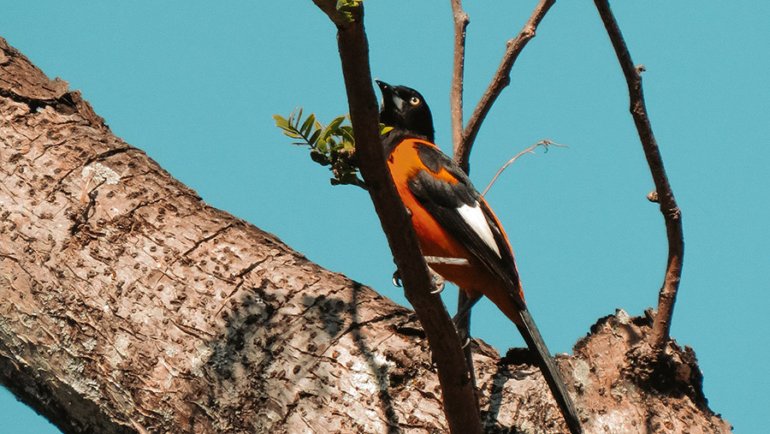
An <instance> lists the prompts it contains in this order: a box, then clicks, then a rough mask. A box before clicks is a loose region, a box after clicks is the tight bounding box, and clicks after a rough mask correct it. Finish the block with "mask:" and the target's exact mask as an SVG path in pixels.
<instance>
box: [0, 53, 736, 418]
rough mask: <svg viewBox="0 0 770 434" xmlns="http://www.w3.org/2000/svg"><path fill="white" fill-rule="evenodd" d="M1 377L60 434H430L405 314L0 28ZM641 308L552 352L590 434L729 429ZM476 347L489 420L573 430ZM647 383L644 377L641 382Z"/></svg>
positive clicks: (512, 360)
mask: <svg viewBox="0 0 770 434" xmlns="http://www.w3.org/2000/svg"><path fill="white" fill-rule="evenodd" d="M0 163H2V165H0V381H2V383H3V384H4V385H6V386H7V387H8V388H10V389H11V390H12V391H13V392H14V393H15V394H16V395H17V396H18V397H19V398H20V399H22V400H24V401H25V402H27V403H28V404H30V405H31V406H32V407H34V408H35V409H37V410H38V411H39V412H40V413H41V414H43V415H44V416H45V417H47V418H49V419H50V420H51V421H52V422H53V423H55V424H56V425H57V426H59V427H60V428H61V429H62V430H63V431H64V432H67V433H84V432H97V433H148V432H149V433H155V432H159V433H162V432H173V433H217V432H227V433H240V432H243V433H246V432H249V433H253V432H271V433H282V432H287V433H288V432H291V433H295V432H402V431H403V432H415V433H420V432H426V433H427V432H442V431H445V430H446V422H445V419H444V414H443V411H442V403H441V400H440V396H441V392H440V389H439V383H438V379H437V376H436V373H435V372H434V369H433V367H432V361H431V357H430V354H429V350H428V345H427V342H426V341H425V339H424V334H423V332H422V330H421V328H420V326H419V324H417V323H416V322H415V320H414V318H413V314H411V312H410V311H409V310H407V309H405V308H402V307H399V306H397V305H395V304H394V303H392V302H391V301H389V300H387V299H385V298H383V297H381V296H379V295H377V294H376V293H375V292H374V291H372V290H371V289H369V288H367V287H365V286H362V285H360V284H357V283H355V282H353V281H351V280H349V279H347V278H345V277H344V276H341V275H339V274H335V273H331V272H329V271H326V270H324V269H322V268H320V267H319V266H317V265H315V264H313V263H311V262H310V261H308V260H307V259H305V258H304V257H303V256H302V255H301V254H299V253H297V252H294V251H293V250H291V249H290V248H289V247H287V246H286V245H284V244H283V243H282V242H281V241H280V240H279V239H277V238H276V237H275V236H273V235H270V234H268V233H265V232H263V231H261V230H259V229H258V228H256V227H254V226H252V225H250V224H248V223H246V222H244V221H242V220H239V219H237V218H235V217H233V216H231V215H229V214H227V213H225V212H223V211H219V210H216V209H214V208H211V207H209V206H208V205H206V204H205V203H204V202H203V201H201V199H200V198H199V197H198V196H197V195H196V194H195V192H193V191H191V190H190V189H188V188H187V187H185V186H184V185H182V184H181V183H179V182H178V181H176V180H174V179H173V178H172V177H171V176H170V175H169V174H168V173H167V172H165V171H164V170H163V169H162V168H160V167H159V166H158V165H157V164H156V163H155V162H154V161H152V160H151V159H150V158H148V157H147V156H146V155H145V154H144V153H143V152H142V151H140V150H138V149H136V148H133V147H131V146H129V145H128V144H126V143H125V142H123V141H122V140H120V139H119V138H117V137H115V136H114V135H113V134H112V133H111V132H110V130H109V128H108V127H107V126H106V125H105V124H104V121H103V120H102V119H101V118H100V117H99V116H97V115H96V114H95V113H94V112H93V110H92V109H91V107H90V106H89V105H88V104H87V103H86V102H85V101H83V100H82V99H81V98H80V95H79V94H78V93H77V92H71V91H69V90H68V89H67V85H66V83H64V82H63V81H60V80H54V81H50V80H48V79H47V78H46V77H45V76H44V75H43V73H42V72H40V71H39V70H38V69H37V68H35V67H34V66H32V65H31V64H30V63H29V62H28V60H27V59H26V58H25V57H23V56H22V55H21V54H19V53H18V52H17V51H15V50H14V49H12V48H10V47H9V46H8V45H7V44H6V42H5V41H4V40H3V39H2V38H0ZM648 332H649V323H648V321H647V320H646V319H631V318H629V317H628V316H627V315H625V314H619V315H617V316H613V317H608V318H605V319H603V320H600V321H599V323H597V325H596V326H594V328H593V329H592V334H591V335H589V336H588V337H586V338H585V339H584V340H582V341H581V342H579V343H578V345H577V347H576V355H575V356H571V357H566V356H564V357H560V358H559V359H558V360H559V363H560V366H561V367H562V368H563V370H564V374H565V378H566V379H567V381H568V383H569V386H570V387H571V388H573V390H574V392H575V398H576V399H575V400H576V404H577V406H578V407H579V408H580V411H581V414H582V415H583V416H584V418H585V421H584V425H585V427H586V432H589V433H590V432H613V433H614V432H629V433H635V432H639V433H646V432H685V431H687V432H691V433H698V432H702V433H707V432H708V433H722V432H729V430H730V428H729V426H728V425H727V424H726V423H725V422H724V421H723V420H722V419H721V418H719V417H718V416H715V415H714V414H713V413H712V412H711V411H710V410H709V409H708V407H707V405H706V401H705V398H704V397H703V395H702V392H701V388H700V381H701V377H700V373H699V370H698V368H697V364H696V362H695V358H694V355H693V352H692V350H690V349H685V350H681V349H679V348H678V347H676V346H674V345H671V346H669V347H668V349H667V353H666V354H667V355H668V357H667V358H665V360H664V361H663V362H661V365H659V366H656V367H653V368H654V369H653V370H652V371H650V370H649V369H650V367H649V365H644V366H643V369H646V370H647V371H645V372H638V370H639V369H642V368H638V367H637V364H636V363H635V360H636V359H635V354H636V352H635V350H636V345H637V344H638V343H639V342H641V341H642V338H641V337H642V336H644V334H645V333H648ZM520 355H521V354H520V353H518V352H513V353H511V354H510V355H509V357H506V358H504V359H503V360H502V361H501V359H500V358H499V357H498V355H497V353H496V352H495V351H494V350H492V349H491V348H490V347H488V346H486V345H485V344H483V343H481V342H478V343H475V344H474V364H475V366H476V372H477V375H478V385H479V388H480V394H481V408H482V411H483V416H484V420H485V423H486V430H487V431H488V432H512V431H514V430H515V432H521V433H558V432H566V427H565V426H564V425H563V422H562V420H561V414H560V413H559V410H558V408H557V407H556V405H555V403H554V401H553V400H552V398H551V395H550V393H549V391H548V387H547V386H546V385H545V382H544V381H543V379H542V376H541V375H540V372H539V370H538V369H537V368H536V367H533V366H531V365H528V364H527V363H526V360H525V358H522V357H519V356H520ZM640 379H643V380H640Z"/></svg>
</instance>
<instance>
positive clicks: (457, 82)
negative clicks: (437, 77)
mask: <svg viewBox="0 0 770 434" xmlns="http://www.w3.org/2000/svg"><path fill="white" fill-rule="evenodd" d="M450 3H451V4H452V16H453V18H454V29H455V35H454V62H453V65H452V90H451V92H450V95H449V105H450V110H451V115H452V147H453V151H454V155H455V161H457V163H458V164H460V167H462V169H463V170H464V171H465V172H466V173H467V172H468V171H469V170H470V165H469V164H468V159H467V158H466V159H465V163H463V162H462V161H460V160H458V159H457V157H458V156H461V155H463V151H462V148H463V147H465V140H464V138H463V83H464V82H465V36H466V29H467V27H468V23H469V22H470V18H469V17H468V14H467V13H466V12H465V11H464V10H463V2H462V0H450ZM466 303H468V297H467V295H466V294H465V291H464V290H463V289H460V290H459V291H457V312H461V311H462V310H466V307H465V304H466ZM455 327H456V328H457V333H458V334H460V336H461V338H462V339H463V340H465V339H468V338H469V337H470V335H471V331H470V328H471V314H470V311H468V314H467V315H465V316H464V317H463V318H461V319H460V320H459V321H458V322H457V323H455ZM472 351H473V348H472V346H471V345H465V346H464V347H463V354H464V355H465V363H466V364H467V365H468V370H469V371H470V372H471V374H472V375H471V380H472V385H473V388H474V389H476V375H475V370H474V369H473V352H472Z"/></svg>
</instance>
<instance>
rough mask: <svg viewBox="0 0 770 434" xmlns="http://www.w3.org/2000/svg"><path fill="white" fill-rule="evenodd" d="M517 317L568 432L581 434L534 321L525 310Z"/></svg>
mask: <svg viewBox="0 0 770 434" xmlns="http://www.w3.org/2000/svg"><path fill="white" fill-rule="evenodd" d="M519 316H520V318H521V324H520V325H519V324H517V326H518V327H519V331H520V332H521V335H522V336H523V337H524V340H525V341H526V342H527V346H528V347H529V349H530V351H532V352H534V353H535V354H536V355H537V360H538V362H539V365H540V370H541V371H542V372H543V377H545V381H546V382H547V383H548V387H549V388H550V389H551V393H552V394H553V397H554V398H555V399H556V403H557V404H558V405H559V408H560V409H561V413H562V415H564V420H565V421H566V422H567V426H568V427H569V430H570V432H571V433H572V434H580V433H582V432H583V431H582V428H581V427H580V419H578V416H577V411H575V404H573V403H572V398H570V396H569V393H567V387H566V386H565V385H564V380H563V379H562V377H561V373H560V372H559V368H558V367H557V366H556V362H555V361H554V359H553V358H552V357H551V353H550V352H549V351H548V347H546V346H545V342H544V341H543V337H542V336H540V331H539V330H538V329H537V326H536V325H535V321H534V320H533V319H532V316H531V315H530V314H529V310H527V309H526V308H524V309H520V310H519Z"/></svg>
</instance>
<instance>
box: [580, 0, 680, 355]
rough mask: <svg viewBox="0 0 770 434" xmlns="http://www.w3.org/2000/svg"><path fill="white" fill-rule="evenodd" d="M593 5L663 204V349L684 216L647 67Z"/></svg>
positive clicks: (598, 0) (601, 0)
mask: <svg viewBox="0 0 770 434" xmlns="http://www.w3.org/2000/svg"><path fill="white" fill-rule="evenodd" d="M594 3H595V4H596V9H597V10H598V11H599V15H600V16H601V18H602V22H603V23H604V27H605V29H606V30H607V34H608V35H609V37H610V41H611V42H612V47H613V48H614V49H615V54H616V55H617V57H618V61H619V62H620V67H621V69H622V70H623V75H624V76H625V78H626V82H627V83H628V93H629V97H630V111H631V115H632V116H633V118H634V123H635V124H636V130H637V132H638V133H639V139H640V140H641V142H642V147H643V148H644V155H645V157H646V158H647V164H648V165H649V167H650V173H651V174H652V179H653V181H654V182H655V191H656V192H657V197H658V201H659V203H660V211H661V213H662V214H663V219H664V220H665V223H666V236H667V238H668V260H667V264H666V274H665V277H664V279H663V286H662V287H661V289H660V294H659V295H658V312H657V314H656V315H655V320H654V324H653V328H652V336H651V342H650V344H651V345H652V347H653V348H655V349H657V350H661V349H663V347H664V346H665V344H666V343H667V342H668V340H669V333H670V330H671V317H672V316H673V314H674V303H675V302H676V294H677V291H678V289H679V281H680V278H681V275H682V259H683V256H684V237H683V235H682V213H681V211H680V209H679V207H678V206H677V204H676V200H675V199H674V192H673V191H672V190H671V185H670V184H669V182H668V176H667V175H666V169H665V168H664V166H663V159H662V158H661V155H660V150H659V149H658V143H657V141H656V140H655V135H654V134H653V132H652V126H651V125H650V119H649V117H648V116H647V107H646V105H645V103H644V93H643V90H642V76H641V72H643V71H644V68H643V67H642V66H639V67H637V66H634V63H633V61H632V60H631V54H630V53H629V51H628V47H627V46H626V42H625V40H624V39H623V34H622V33H621V32H620V28H619V27H618V23H617V21H616V20H615V16H614V15H613V13H612V10H611V9H610V5H609V2H608V1H607V0H594Z"/></svg>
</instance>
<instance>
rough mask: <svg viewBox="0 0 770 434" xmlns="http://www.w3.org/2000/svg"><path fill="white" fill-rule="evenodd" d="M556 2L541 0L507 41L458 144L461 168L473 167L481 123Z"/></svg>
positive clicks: (553, 0) (457, 152) (509, 80)
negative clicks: (473, 148) (521, 27)
mask: <svg viewBox="0 0 770 434" xmlns="http://www.w3.org/2000/svg"><path fill="white" fill-rule="evenodd" d="M555 2H556V0H541V1H540V3H538V5H537V6H536V7H535V10H534V11H533V12H532V15H531V16H530V17H529V20H527V23H526V24H524V28H523V29H522V30H521V32H520V33H519V35H518V36H517V37H516V38H514V39H511V40H509V41H508V42H507V44H506V47H507V48H506V50H505V54H504V55H503V59H502V61H501V62H500V66H498V67H497V72H495V75H494V76H493V77H492V81H491V83H489V87H488V88H487V90H486V92H484V95H483V96H482V97H481V100H480V101H479V103H478V105H476V109H475V110H474V111H473V114H472V115H471V118H470V120H469V121H468V125H467V126H466V127H465V131H464V134H463V143H462V145H461V146H459V147H458V148H459V149H458V148H456V151H455V160H456V161H457V162H458V163H459V164H460V166H461V167H463V168H465V169H467V168H468V167H469V158H470V154H471V148H472V147H473V142H474V141H475V140H476V135H477V134H478V133H479V129H480V128H481V123H482V122H483V121H484V118H486V116H487V113H489V109H490V108H492V104H494V103H495V100H497V97H498V96H500V93H501V92H502V91H503V89H504V88H505V87H506V86H508V84H510V82H511V76H510V74H511V68H513V64H514V63H515V62H516V59H517V58H518V57H519V54H520V53H521V51H522V50H523V49H524V47H525V46H526V45H527V43H528V42H529V40H530V39H532V38H534V37H535V31H536V30H537V26H538V25H540V22H541V21H542V20H543V17H545V14H546V13H548V10H549V9H550V8H551V6H553V4H554V3H555Z"/></svg>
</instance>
